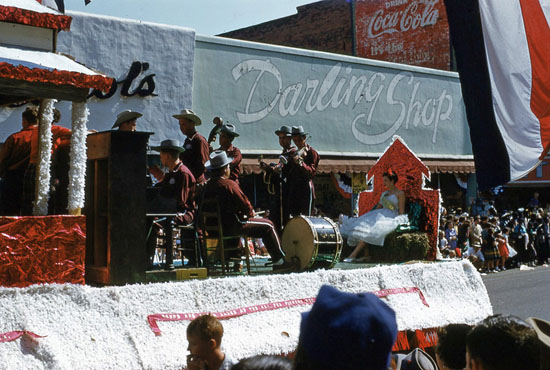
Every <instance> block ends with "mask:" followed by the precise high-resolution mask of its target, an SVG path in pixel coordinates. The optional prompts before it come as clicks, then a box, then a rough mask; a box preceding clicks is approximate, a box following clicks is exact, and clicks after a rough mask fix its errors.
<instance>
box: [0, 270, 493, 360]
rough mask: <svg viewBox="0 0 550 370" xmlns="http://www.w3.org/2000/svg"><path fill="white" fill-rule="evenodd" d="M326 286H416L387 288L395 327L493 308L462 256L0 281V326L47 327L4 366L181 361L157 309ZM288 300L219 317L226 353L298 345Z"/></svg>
mask: <svg viewBox="0 0 550 370" xmlns="http://www.w3.org/2000/svg"><path fill="white" fill-rule="evenodd" d="M323 284H330V285H333V286H335V287H336V288H338V289H340V290H343V291H347V292H365V291H377V290H381V289H389V288H400V287H411V286H416V287H418V288H420V289H421V290H422V292H423V293H424V295H425V297H426V300H427V302H428V304H429V307H426V306H425V305H423V304H422V302H421V300H420V299H419V297H418V295H417V294H400V295H392V296H389V297H388V298H386V299H385V301H386V302H387V303H388V304H389V305H390V306H391V307H392V308H393V309H394V310H395V311H396V313H397V320H398V326H399V329H400V330H404V329H420V328H430V327H438V326H442V325H445V324H449V323H468V324H474V323H476V322H477V321H479V320H481V319H483V318H485V317H487V316H488V315H490V314H492V307H491V304H490V301H489V297H488V295H487V291H486V289H485V286H484V285H483V282H482V280H481V277H480V275H479V273H478V272H477V271H476V270H475V268H473V266H472V265H471V264H470V263H469V262H467V261H464V262H447V263H433V264H412V265H398V266H383V267H382V266H379V267H374V268H370V269H357V270H329V271H323V270H321V271H316V272H311V273H300V274H288V275H268V276H252V277H235V278H223V279H208V280H194V281H188V282H174V283H159V284H149V285H127V286H124V287H108V288H92V287H89V286H77V285H45V286H32V287H29V288H23V289H17V288H0V317H2V320H0V333H4V332H8V331H14V330H27V331H31V332H33V333H36V334H38V335H46V336H47V337H45V338H39V339H37V340H36V341H32V340H30V339H26V338H21V339H18V340H16V341H14V342H9V343H0V368H1V369H70V370H73V369H181V368H182V367H184V366H185V363H186V353H187V351H186V349H187V340H186V328H187V325H188V322H159V324H158V325H159V328H160V330H161V331H162V336H155V335H154V334H153V332H152V331H151V329H150V328H149V325H148V323H147V316H148V315H150V314H155V313H190V312H193V313H195V312H204V311H210V312H220V311H225V310H230V309H235V308H240V307H247V306H251V305H256V304H261V303H269V302H278V301H285V300H289V299H295V298H308V297H315V296H316V295H317V292H318V290H319V288H320V287H321V286H322V285H323ZM309 309H310V307H308V306H302V307H294V308H286V309H279V310H274V311H268V312H260V313H254V314H249V315H245V316H241V317H238V318H233V319H229V320H223V321H222V323H223V325H224V337H223V341H222V349H223V350H224V351H226V352H227V353H229V354H230V355H231V356H232V357H233V358H236V359H240V358H244V357H248V356H251V355H254V354H260V353H264V354H280V353H288V352H291V351H293V350H294V349H295V347H296V344H297V342H298V336H299V328H300V320H301V315H300V313H301V312H304V311H308V310H309Z"/></svg>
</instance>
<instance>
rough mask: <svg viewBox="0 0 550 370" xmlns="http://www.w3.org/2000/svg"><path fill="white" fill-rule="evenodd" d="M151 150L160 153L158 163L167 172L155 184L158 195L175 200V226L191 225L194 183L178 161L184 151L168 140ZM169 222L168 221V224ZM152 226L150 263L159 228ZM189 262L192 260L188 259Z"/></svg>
mask: <svg viewBox="0 0 550 370" xmlns="http://www.w3.org/2000/svg"><path fill="white" fill-rule="evenodd" d="M151 149H152V150H155V151H159V152H160V161H161V163H162V165H163V166H164V167H166V168H168V172H167V173H166V174H165V175H164V177H163V179H162V181H160V182H158V183H157V184H156V186H161V191H160V195H161V196H162V197H163V198H170V199H175V200H176V211H177V215H176V217H175V218H174V220H175V222H176V224H178V225H189V224H191V223H192V222H193V220H194V218H195V208H196V207H195V200H194V198H195V184H196V182H195V177H194V176H193V174H192V173H191V171H189V169H188V168H187V167H186V166H185V165H184V164H183V163H182V161H181V160H180V159H179V155H180V154H181V153H183V151H184V149H183V148H182V147H181V145H180V142H179V141H177V140H170V139H168V140H163V141H162V142H161V143H160V146H153V147H151ZM159 170H160V169H159ZM170 221H171V220H168V222H170ZM153 225H155V229H154V232H153V233H151V235H153V237H152V238H150V240H148V243H147V245H148V252H149V258H150V259H151V262H152V258H153V255H154V253H155V247H156V243H155V241H156V234H157V232H158V228H159V226H160V225H159V224H157V223H153ZM189 260H193V259H192V258H189Z"/></svg>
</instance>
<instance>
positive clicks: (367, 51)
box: [355, 0, 450, 69]
mask: <svg viewBox="0 0 550 370" xmlns="http://www.w3.org/2000/svg"><path fill="white" fill-rule="evenodd" d="M355 19H356V35H357V54H358V55H359V56H362V57H367V58H373V59H379V60H386V61H390V62H397V63H405V64H413V65H420V66H425V67H431V68H439V69H449V67H450V46H449V30H448V25H447V15H446V13H445V6H444V4H443V0H385V1H381V0H368V1H367V0H356V6H355Z"/></svg>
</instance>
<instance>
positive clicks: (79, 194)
mask: <svg viewBox="0 0 550 370" xmlns="http://www.w3.org/2000/svg"><path fill="white" fill-rule="evenodd" d="M88 114H89V111H88V108H87V107H86V103H85V102H83V103H77V102H73V105H72V131H73V132H72V135H71V153H70V157H71V163H70V167H69V189H68V190H69V202H68V205H67V208H68V210H69V214H71V215H80V214H81V209H82V207H84V192H85V185H86V181H85V179H86V160H87V153H86V135H87V133H88V129H87V127H86V125H87V123H88Z"/></svg>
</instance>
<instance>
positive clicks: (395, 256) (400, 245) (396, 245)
mask: <svg viewBox="0 0 550 370" xmlns="http://www.w3.org/2000/svg"><path fill="white" fill-rule="evenodd" d="M429 248H430V242H429V239H428V234H426V233H425V232H420V231H419V232H407V233H398V232H395V231H394V232H391V233H389V234H388V235H387V236H386V239H385V240H384V246H383V247H381V246H377V245H369V252H368V254H369V256H370V257H371V261H372V262H407V261H413V260H423V259H424V258H425V256H426V253H427V252H428V249H429Z"/></svg>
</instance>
